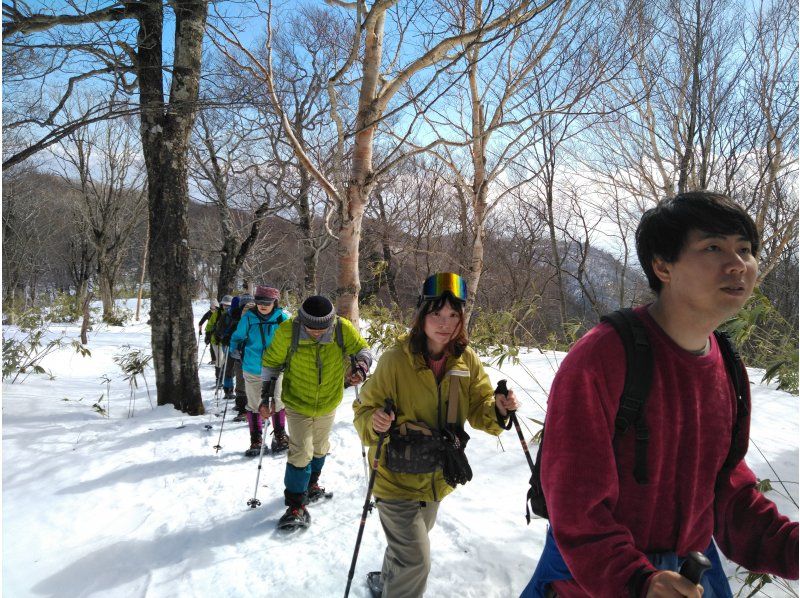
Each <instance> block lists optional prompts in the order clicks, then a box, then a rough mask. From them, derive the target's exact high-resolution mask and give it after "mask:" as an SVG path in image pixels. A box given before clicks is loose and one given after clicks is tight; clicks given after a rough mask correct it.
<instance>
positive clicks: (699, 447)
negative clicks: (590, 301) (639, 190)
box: [522, 192, 798, 598]
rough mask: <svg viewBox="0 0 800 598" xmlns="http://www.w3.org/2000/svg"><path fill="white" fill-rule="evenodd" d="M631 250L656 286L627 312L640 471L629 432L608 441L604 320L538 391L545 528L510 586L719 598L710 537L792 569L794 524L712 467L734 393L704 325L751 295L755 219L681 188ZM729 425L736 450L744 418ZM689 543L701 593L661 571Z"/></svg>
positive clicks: (610, 378) (752, 565) (743, 468)
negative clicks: (698, 563)
mask: <svg viewBox="0 0 800 598" xmlns="http://www.w3.org/2000/svg"><path fill="white" fill-rule="evenodd" d="M636 244H637V251H638V254H639V260H640V262H641V264H642V267H643V269H644V271H645V273H646V275H647V279H648V282H649V284H650V287H651V288H652V289H653V290H654V291H655V293H656V299H655V301H654V302H653V303H651V304H650V305H648V306H645V307H640V308H637V309H636V310H635V311H636V315H637V316H638V317H639V319H640V320H641V321H642V322H643V324H644V327H645V330H646V331H647V335H648V338H649V341H650V344H651V347H652V352H653V364H654V365H653V376H652V385H651V390H650V394H649V395H648V398H647V402H646V404H645V406H644V411H645V417H646V422H647V426H648V429H649V432H650V439H649V443H648V448H647V471H648V475H649V481H648V482H647V483H645V484H641V483H638V482H637V481H636V480H635V479H634V475H633V471H634V454H635V450H634V444H635V439H634V436H635V433H634V431H633V429H631V430H630V431H629V432H628V433H626V434H625V435H623V436H622V437H621V438H619V439H618V441H617V443H616V446H615V445H614V443H613V442H612V440H613V438H614V420H615V417H616V414H617V410H618V408H619V402H620V395H621V392H622V389H623V385H624V381H625V371H626V359H625V352H624V348H623V345H622V342H621V340H620V338H619V336H618V334H617V333H616V332H615V331H614V329H613V328H612V327H611V326H610V325H609V324H605V323H603V324H600V325H598V326H596V327H595V328H594V329H592V330H591V331H590V332H588V333H587V334H586V335H585V336H584V337H583V338H582V339H581V340H580V341H579V342H578V343H577V344H576V345H575V347H574V348H573V349H572V350H571V351H570V352H569V355H567V357H566V358H565V359H564V361H563V363H562V364H561V367H560V369H559V371H558V374H557V375H556V377H555V380H554V381H553V386H552V389H551V391H550V401H549V404H548V413H547V421H546V438H547V441H546V442H545V443H544V445H543V448H542V457H541V458H542V462H541V465H542V470H541V481H542V487H543V490H544V495H545V498H546V500H547V507H548V510H549V514H550V524H551V527H550V529H549V530H548V537H547V541H546V545H545V550H544V552H543V555H542V558H541V559H540V562H539V566H538V567H537V570H536V573H534V577H533V579H532V580H531V583H530V584H529V585H528V587H527V588H526V589H525V591H524V592H523V594H522V596H523V597H524V598H529V597H534V596H542V595H545V589H549V595H552V592H553V591H554V592H555V594H556V595H557V596H558V597H559V598H572V597H579V596H580V597H586V596H592V597H617V596H646V597H647V598H661V597H669V598H671V597H676V598H677V597H680V596H688V597H692V598H699V597H700V595H701V592H703V596H704V598H709V597H710V596H715V597H718V598H721V597H724V596H731V591H730V587H729V586H728V582H727V579H726V578H725V574H724V572H723V571H722V567H721V565H720V563H719V558H718V555H717V552H716V549H715V547H714V544H713V542H712V537H713V538H714V539H715V540H716V543H717V544H718V545H719V547H720V549H721V550H722V551H723V553H725V555H726V556H728V558H730V559H731V560H733V561H735V562H737V563H739V564H740V565H742V566H744V567H747V568H748V569H750V570H752V571H760V572H767V573H773V574H776V575H779V576H782V577H786V578H791V579H797V576H798V524H797V523H796V522H791V521H789V519H787V518H786V517H784V516H783V515H781V514H780V513H778V511H777V509H776V507H775V505H774V504H773V503H772V502H771V501H770V500H768V499H767V498H765V497H764V496H763V495H762V494H761V493H760V492H759V491H758V490H757V489H756V486H755V482H756V478H755V476H754V475H753V472H752V471H751V470H750V469H749V468H748V467H747V465H746V463H745V462H744V460H739V461H738V462H737V463H736V464H735V466H734V467H723V463H724V462H725V460H726V457H727V456H728V453H729V449H730V448H731V437H732V426H733V425H734V423H735V421H736V397H735V393H734V388H733V384H732V382H731V380H730V378H729V376H728V374H727V371H726V368H725V364H724V361H723V359H722V356H721V353H720V349H719V347H718V345H717V342H716V339H715V337H714V335H713V331H714V329H715V328H717V327H718V326H719V325H720V324H722V323H723V322H724V321H725V320H726V319H728V318H730V317H731V316H733V315H734V314H736V312H737V311H739V309H740V308H741V307H742V306H743V305H744V303H745V301H746V300H747V298H748V297H750V294H751V293H752V291H753V287H754V285H755V281H756V277H757V273H758V265H757V261H756V257H755V255H756V254H757V251H758V233H757V231H756V227H755V224H754V223H753V221H752V219H751V218H750V217H749V216H748V215H747V214H746V213H745V212H744V210H742V209H741V208H740V207H739V206H737V205H735V204H734V203H733V202H731V201H730V200H729V199H728V198H727V197H724V196H721V195H717V194H712V193H707V192H694V193H686V194H682V195H679V196H677V197H675V198H673V199H670V200H667V201H664V202H662V203H661V204H659V205H658V206H657V207H656V208H653V209H651V210H648V211H647V212H646V213H645V214H644V216H643V217H642V220H641V222H640V224H639V228H638V230H637V232H636ZM745 382H746V381H745ZM746 386H748V388H749V384H746ZM748 403H749V397H748ZM743 424H744V425H743V426H742V430H744V433H743V434H740V436H739V438H740V439H741V441H743V442H744V443H745V444H744V445H743V447H744V448H745V449H746V442H747V432H748V431H749V416H748V417H747V418H746V419H745V420H744V422H743ZM690 551H700V552H705V553H706V555H707V556H709V557H710V558H711V561H712V563H714V567H713V568H712V569H711V570H709V571H708V572H707V573H706V575H705V576H704V580H703V588H702V590H701V589H700V586H696V585H694V584H692V583H691V582H690V581H689V580H688V579H686V578H684V577H682V576H681V575H680V574H679V573H677V572H676V571H677V570H678V568H679V565H680V563H681V561H682V557H684V556H685V555H686V554H687V553H688V552H690Z"/></svg>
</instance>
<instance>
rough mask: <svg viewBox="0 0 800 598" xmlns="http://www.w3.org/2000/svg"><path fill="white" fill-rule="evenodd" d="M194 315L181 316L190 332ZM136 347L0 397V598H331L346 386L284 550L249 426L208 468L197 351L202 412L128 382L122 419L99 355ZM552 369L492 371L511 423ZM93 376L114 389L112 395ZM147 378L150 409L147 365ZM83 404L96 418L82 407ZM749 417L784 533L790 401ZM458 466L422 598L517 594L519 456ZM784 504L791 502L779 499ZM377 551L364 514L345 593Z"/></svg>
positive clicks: (776, 592)
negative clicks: (467, 478) (505, 394)
mask: <svg viewBox="0 0 800 598" xmlns="http://www.w3.org/2000/svg"><path fill="white" fill-rule="evenodd" d="M205 309H206V304H200V303H197V304H196V305H195V314H196V316H197V319H198V320H199V317H200V315H201V314H202V313H203V312H204V311H205ZM146 320H147V316H146V315H145V316H143V318H142V322H145V321H146ZM60 330H66V332H67V334H68V335H69V336H71V337H77V336H78V332H79V329H78V327H77V326H66V327H65V326H54V327H53V331H54V332H58V331H60ZM6 332H8V331H6ZM4 334H5V332H4ZM149 344H150V330H149V327H148V326H147V325H146V324H145V323H139V324H132V325H128V326H125V327H107V326H104V325H101V326H97V327H95V330H94V331H92V332H91V333H90V340H89V348H90V350H91V351H92V356H91V357H90V358H88V357H87V358H84V357H80V356H78V355H76V354H75V353H74V352H73V350H72V349H66V348H65V349H63V350H61V351H59V352H58V353H57V354H54V355H52V356H50V357H49V358H48V359H47V360H46V362H45V363H44V366H45V367H46V368H47V369H48V370H50V371H51V372H52V374H53V375H54V379H52V380H50V379H49V378H48V377H47V376H44V375H34V376H31V377H29V378H28V379H27V380H26V381H25V382H24V383H23V384H14V385H11V384H3V397H2V411H3V412H2V417H3V421H2V424H3V443H2V456H3V459H2V461H3V475H2V482H3V503H2V507H3V521H2V525H3V527H2V530H3V571H2V573H3V581H2V590H3V596H7V597H8V598H25V597H28V596H31V597H48V598H65V597H66V598H77V597H88V596H93V597H103V598H110V597H120V598H130V597H136V596H147V597H165V598H172V597H180V598H183V597H203V598H205V597H211V596H214V597H242V596H266V597H276V596H280V597H281V598H306V597H309V596H319V597H324V598H327V597H335V596H341V595H343V593H344V588H345V585H346V581H347V573H348V571H349V568H350V561H351V558H352V552H353V547H354V545H355V539H356V534H357V531H358V525H359V521H360V517H361V510H362V506H363V503H364V494H365V489H366V481H365V478H364V465H363V461H362V457H361V448H360V444H359V441H358V437H357V435H356V433H355V430H354V429H353V426H352V423H351V422H352V410H351V408H350V404H351V403H352V401H353V399H354V398H355V394H354V391H353V389H349V390H347V391H346V392H345V397H344V402H343V403H342V405H341V406H340V407H339V410H338V412H337V416H336V423H335V426H334V429H333V433H332V442H331V453H330V456H329V458H328V461H327V463H326V466H325V471H324V473H323V479H322V480H321V482H322V483H323V485H324V486H325V487H326V488H327V489H329V490H332V491H333V492H334V493H335V496H334V498H333V499H332V500H329V501H324V502H322V503H317V504H314V505H311V506H310V509H309V510H310V512H311V517H312V526H311V528H310V529H308V530H306V531H303V532H299V533H295V534H293V535H291V536H286V535H284V534H282V533H279V532H277V531H276V530H275V522H276V520H277V519H278V517H279V516H280V515H281V514H282V512H283V511H284V508H285V507H284V506H283V496H282V491H283V470H284V465H285V457H280V458H273V457H270V456H267V457H265V459H264V466H263V469H262V473H261V480H260V484H259V487H258V489H257V494H258V498H259V499H260V500H261V502H262V504H261V506H260V507H258V508H256V509H251V508H249V507H248V506H247V501H248V499H250V498H252V497H253V494H254V487H255V479H256V465H257V459H256V460H253V459H248V458H245V457H244V456H243V454H242V453H243V451H244V449H245V448H246V447H247V446H248V444H249V438H248V432H247V427H246V424H240V423H238V424H234V423H232V422H231V421H230V419H228V420H227V421H226V422H225V427H224V431H223V434H222V440H221V445H222V447H223V449H222V450H221V451H220V452H219V453H218V454H217V453H215V451H214V449H213V448H212V447H213V446H214V445H215V444H216V443H217V438H218V435H219V431H220V423H221V418H219V417H217V416H215V412H217V411H218V408H217V404H216V402H215V401H214V392H213V390H208V389H209V388H210V387H211V386H212V384H213V377H214V368H213V367H212V366H211V365H207V362H208V361H209V358H208V355H207V354H206V357H205V359H204V362H205V363H204V364H203V365H202V367H201V370H200V376H201V385H202V388H203V389H204V390H203V397H204V400H205V403H206V407H207V410H208V414H207V415H204V416H200V417H187V416H185V415H183V414H181V413H180V412H178V411H176V410H175V409H173V408H172V407H171V406H163V407H156V408H154V409H151V406H150V403H149V402H148V398H147V392H146V389H145V387H144V386H143V385H140V388H139V389H137V391H136V393H135V416H134V417H132V418H129V417H128V416H127V414H128V409H129V404H130V398H129V397H130V394H129V389H128V384H127V382H125V381H123V379H122V374H121V372H120V370H119V368H118V366H117V365H116V364H115V363H114V361H113V359H112V358H113V356H114V355H115V354H116V353H119V352H120V351H122V350H123V349H122V346H123V345H129V346H130V347H131V348H141V349H144V350H145V351H146V352H147V353H148V354H149ZM201 349H202V344H201ZM561 357H562V355H560V354H552V353H551V354H547V355H542V354H540V353H538V352H530V353H527V354H525V355H524V356H523V357H522V362H521V364H519V365H514V366H512V365H504V366H503V368H502V372H501V371H498V370H496V369H494V368H490V369H489V371H490V376H491V377H492V380H493V382H496V381H497V380H498V379H500V378H508V380H509V386H511V387H512V388H515V389H517V394H518V396H519V397H520V398H521V400H522V403H523V407H522V409H521V410H520V412H519V414H520V416H521V418H522V419H523V420H524V419H525V418H527V417H532V418H535V419H542V416H543V407H544V405H545V404H546V399H545V389H547V388H549V386H550V382H551V380H552V377H553V374H554V371H555V368H556V367H557V363H558V360H559V359H560V358H561ZM104 376H108V377H109V378H110V379H111V385H110V390H111V392H110V397H109V396H108V395H107V393H106V383H105V382H104V381H103V380H102V378H103V377H104ZM532 376H533V377H532ZM751 377H752V378H753V379H754V380H756V381H757V380H759V379H760V374H759V373H758V372H756V371H751ZM147 378H148V384H149V388H150V392H151V394H152V395H153V397H152V399H153V403H155V396H154V386H155V384H154V377H153V372H152V369H148V376H147ZM101 397H102V398H101ZM98 399H101V400H100V405H101V406H102V407H103V408H104V409H106V410H107V411H108V413H109V414H110V417H104V416H103V415H101V414H100V413H98V412H97V411H96V410H95V409H93V408H92V405H93V404H95V403H96V402H97V401H98ZM753 404H754V417H753V422H752V438H753V446H752V447H751V450H750V454H749V457H748V462H749V463H750V465H751V467H753V468H754V469H755V471H756V473H757V474H758V476H759V477H761V478H769V479H771V480H772V481H773V482H772V483H773V487H774V488H775V490H774V491H772V492H770V493H769V496H770V497H771V498H772V499H773V500H775V501H776V502H777V503H778V504H779V505H780V508H781V511H782V512H784V513H787V514H790V516H792V518H794V519H796V518H797V517H798V512H797V507H796V506H795V504H796V503H797V501H798V484H797V480H798V438H799V437H800V434H798V432H799V430H798V400H797V397H793V396H791V395H788V394H786V393H784V392H780V391H777V390H774V389H771V388H768V387H766V386H757V387H755V390H754V393H753ZM219 407H220V408H221V407H222V403H220V405H219ZM208 425H210V426H211V429H210V430H208V429H207V428H206V427H207V426H208ZM530 429H531V432H534V431H536V430H537V429H538V426H536V425H534V424H530ZM526 436H530V433H526ZM534 448H535V447H534ZM468 455H469V458H470V462H471V464H472V467H473V470H474V474H475V476H474V478H473V480H472V481H471V482H470V483H469V484H467V485H466V486H464V487H460V488H459V489H458V490H457V491H456V492H455V493H454V494H452V495H451V496H449V497H448V498H447V499H446V500H445V501H444V502H443V503H442V507H441V509H440V510H439V518H438V521H437V523H436V526H435V527H434V529H433V531H432V532H431V541H432V556H433V566H432V570H431V574H430V578H429V583H428V591H427V593H426V595H427V596H436V597H449V596H463V597H470V596H473V597H481V598H488V597H498V598H500V597H502V598H506V597H514V596H518V595H519V592H520V591H521V590H522V588H523V587H524V586H525V585H526V583H527V582H528V579H529V578H530V576H531V574H532V572H533V569H534V567H535V565H536V561H537V558H538V555H539V553H540V551H541V547H542V542H543V539H544V533H545V522H544V521H542V520H534V521H532V522H531V524H530V525H529V526H526V525H525V494H526V492H527V485H528V478H529V477H530V473H529V470H528V466H527V463H526V461H525V457H524V454H523V452H522V450H521V449H520V445H519V442H518V440H517V437H516V435H515V434H514V432H513V430H512V431H510V432H506V433H504V434H503V435H502V436H501V437H500V440H498V439H496V438H494V437H491V436H488V435H486V434H482V433H479V432H474V433H473V434H472V441H471V442H470V445H469V449H468ZM773 468H774V470H775V471H773ZM778 478H780V479H782V480H785V488H784V486H782V485H780V484H779V483H777V482H776V480H777V479H778ZM787 491H788V493H789V494H790V495H791V496H792V499H791V500H790V499H789V498H787V497H785V496H783V495H784V494H786V492H787ZM792 501H794V502H792ZM383 548H384V544H383V534H382V532H381V531H380V525H379V522H378V517H377V513H373V514H372V515H370V516H369V518H368V519H367V524H366V530H365V533H364V539H363V542H362V545H361V552H360V556H359V559H358V564H357V567H356V575H355V578H354V582H353V587H352V590H351V592H350V595H351V596H353V597H365V596H367V595H368V592H367V590H366V587H365V586H364V582H363V580H364V576H365V574H366V573H367V572H368V571H371V570H376V569H379V568H380V563H381V559H382V552H383ZM734 570H735V568H734V567H732V566H731V567H730V574H731V575H733V573H734ZM734 583H735V586H736V587H738V586H739V585H740V583H737V582H734ZM789 588H791V589H789ZM744 595H746V593H745V594H744ZM759 595H762V596H776V597H777V596H793V595H794V596H796V595H797V583H796V582H792V583H791V584H790V585H789V586H786V589H784V588H781V587H779V586H777V585H775V584H770V585H768V586H766V587H765V588H764V590H762V591H761V593H760V594H759Z"/></svg>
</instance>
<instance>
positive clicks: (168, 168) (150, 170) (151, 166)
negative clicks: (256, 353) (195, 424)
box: [137, 0, 207, 415]
mask: <svg viewBox="0 0 800 598" xmlns="http://www.w3.org/2000/svg"><path fill="white" fill-rule="evenodd" d="M206 11H207V3H206V2H205V1H202V0H184V1H182V2H176V7H175V58H174V68H173V76H172V85H171V89H170V102H169V104H168V105H166V106H165V104H164V95H163V93H164V90H163V68H162V66H163V65H162V35H163V6H162V2H161V0H149V1H148V2H146V3H143V6H142V12H141V16H140V18H139V23H140V28H139V32H138V49H139V53H138V64H137V67H138V76H139V92H140V98H141V107H142V111H141V133H142V150H143V153H144V157H145V163H146V166H147V175H148V186H147V192H148V202H149V206H150V214H149V217H150V240H149V257H148V266H149V269H150V281H151V303H150V323H151V328H152V345H153V364H154V369H155V374H156V389H157V394H158V404H159V405H166V404H172V405H174V407H175V408H176V409H178V410H180V411H183V412H185V413H188V414H190V415H200V414H202V413H204V411H205V410H204V407H203V402H202V397H201V394H200V381H199V378H198V373H197V341H196V337H195V334H194V328H195V327H194V315H193V313H192V303H191V297H192V289H193V285H192V276H191V270H190V255H189V242H188V238H189V224H188V206H189V184H188V139H189V133H190V131H191V128H192V124H193V122H194V117H195V109H196V102H197V97H198V84H199V73H200V64H201V54H202V42H203V32H204V30H205V20H206Z"/></svg>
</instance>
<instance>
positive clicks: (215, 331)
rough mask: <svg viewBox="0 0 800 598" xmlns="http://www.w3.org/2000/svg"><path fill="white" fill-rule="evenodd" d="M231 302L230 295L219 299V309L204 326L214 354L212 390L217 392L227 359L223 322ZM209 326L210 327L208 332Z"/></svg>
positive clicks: (220, 385)
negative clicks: (213, 384) (213, 385)
mask: <svg viewBox="0 0 800 598" xmlns="http://www.w3.org/2000/svg"><path fill="white" fill-rule="evenodd" d="M232 301H233V297H231V296H230V295H225V296H224V297H223V298H222V299H220V302H219V308H218V309H217V311H216V312H214V314H212V316H211V318H210V319H209V320H208V324H206V333H207V334H210V338H211V349H212V350H213V351H214V352H215V356H216V365H215V367H214V373H215V376H216V377H215V378H214V380H216V382H215V387H214V390H218V389H219V388H221V387H222V378H221V376H222V368H223V366H224V365H225V359H226V357H227V355H226V353H227V351H226V350H225V345H224V343H223V340H222V337H223V336H224V334H225V321H226V318H227V317H228V310H229V309H230V306H231V302H232ZM209 326H210V327H211V328H210V330H209Z"/></svg>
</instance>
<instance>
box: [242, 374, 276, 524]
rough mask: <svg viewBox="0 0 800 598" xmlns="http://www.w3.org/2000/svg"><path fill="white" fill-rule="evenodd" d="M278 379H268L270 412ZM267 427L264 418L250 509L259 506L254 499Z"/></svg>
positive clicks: (249, 502)
mask: <svg viewBox="0 0 800 598" xmlns="http://www.w3.org/2000/svg"><path fill="white" fill-rule="evenodd" d="M277 382H278V379H277V378H275V377H274V376H273V377H272V378H270V379H269V390H268V391H267V396H268V397H269V406H270V410H272V409H273V408H274V406H275V384H276V383H277ZM268 427H269V418H268V417H265V418H264V429H263V430H262V431H261V449H260V450H259V452H258V471H256V487H255V489H254V490H253V498H251V499H250V500H248V501H247V506H248V507H250V508H251V509H255V508H256V507H260V506H261V501H260V500H258V499H257V498H256V496H257V495H258V479H259V478H260V477H261V461H262V459H264V447H265V446H266V444H267V428H268Z"/></svg>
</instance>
